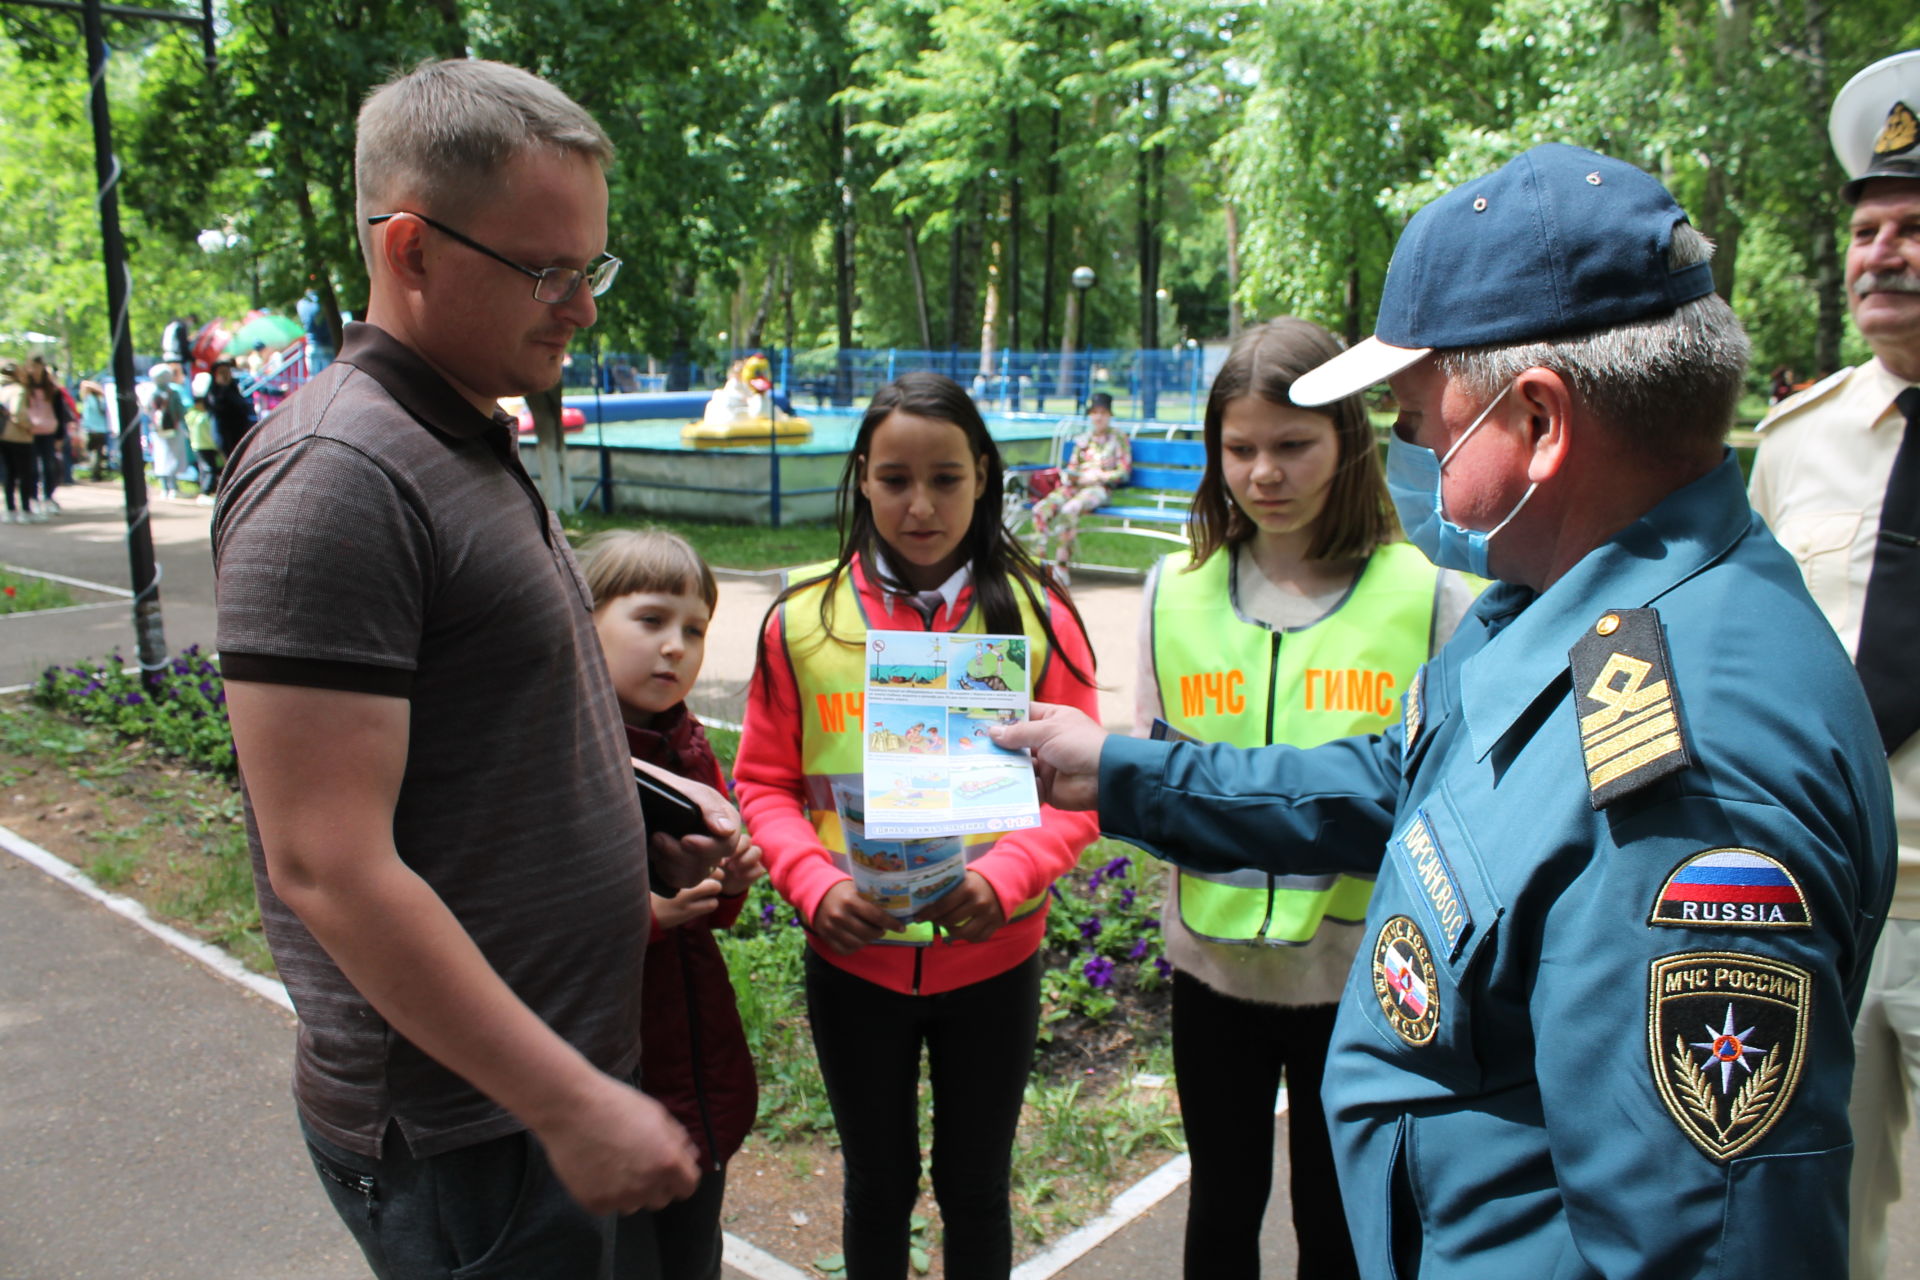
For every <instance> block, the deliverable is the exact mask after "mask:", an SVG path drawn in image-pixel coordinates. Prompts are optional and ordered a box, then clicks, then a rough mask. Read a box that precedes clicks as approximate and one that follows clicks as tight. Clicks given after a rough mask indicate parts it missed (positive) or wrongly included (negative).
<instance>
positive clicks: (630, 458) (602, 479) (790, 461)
mask: <svg viewBox="0 0 1920 1280" xmlns="http://www.w3.org/2000/svg"><path fill="white" fill-rule="evenodd" d="M592 403H593V398H592V397H590V396H584V397H580V398H579V399H578V400H576V399H575V398H574V397H572V396H569V397H567V405H568V407H570V408H571V407H576V406H577V407H579V408H581V409H582V410H583V411H586V412H587V416H588V422H587V425H586V427H585V428H583V429H582V430H579V431H575V432H572V433H571V434H569V435H568V436H567V475H568V478H569V479H570V480H571V481H572V483H573V497H574V501H575V502H576V503H579V504H586V505H593V506H599V507H601V508H602V509H603V510H619V511H638V512H643V513H646V514H650V515H658V516H692V517H698V518H702V519H709V520H714V519H717V520H731V521H735V522H738V523H741V524H779V523H782V522H785V521H798V520H828V519H831V518H832V517H833V498H834V492H835V489H836V487H837V486H838V485H839V483H840V472H841V469H842V468H843V467H844V466H845V464H846V457H847V450H848V449H849V448H851V447H852V445H853V438H854V436H855V435H856V434H857V433H858V431H859V427H860V415H861V412H862V410H860V409H857V408H821V409H804V410H802V411H801V413H800V416H801V417H804V418H805V419H807V421H809V422H811V423H812V424H813V435H812V436H811V437H810V438H808V439H807V440H806V441H804V442H801V443H784V444H781V445H779V446H778V447H777V448H776V447H774V446H771V445H768V444H766V443H764V442H763V443H758V444H748V445H738V446H727V447H724V448H716V447H714V446H712V445H707V446H704V447H696V446H694V445H690V444H685V443H682V442H681V439H680V428H681V427H683V426H685V425H686V420H685V419H684V418H672V419H653V420H627V421H615V420H613V418H612V415H611V413H609V415H608V420H607V421H605V422H595V421H593V419H594V417H596V416H598V415H597V414H596V413H595V412H594V411H593V410H592V409H590V408H589V406H591V405H592ZM986 420H987V430H988V432H989V433H990V434H991V435H992V436H993V438H994V440H995V441H996V442H997V443H998V444H999V445H1000V452H1001V455H1002V458H1003V459H1004V460H1005V461H1006V462H1007V463H1008V464H1013V463H1042V462H1045V461H1046V460H1047V457H1048V454H1049V453H1050V452H1051V450H1052V445H1053V438H1054V434H1055V432H1056V431H1057V430H1058V429H1059V427H1060V424H1061V422H1062V418H1061V417H1060V415H1058V414H1034V413H1027V414H1004V413H1003V414H988V415H986ZM520 446H521V448H520V452H521V457H522V458H523V459H524V460H525V461H526V464H527V468H528V470H530V471H532V472H533V474H534V475H536V476H537V475H539V473H540V466H539V457H538V454H537V451H536V450H535V449H534V447H533V438H532V436H531V435H523V436H521V438H520Z"/></svg>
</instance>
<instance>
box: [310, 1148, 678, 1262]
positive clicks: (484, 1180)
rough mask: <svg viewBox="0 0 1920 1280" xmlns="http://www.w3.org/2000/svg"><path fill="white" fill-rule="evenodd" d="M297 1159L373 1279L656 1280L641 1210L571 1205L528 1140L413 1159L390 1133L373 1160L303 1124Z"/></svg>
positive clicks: (543, 1156)
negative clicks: (308, 1164)
mask: <svg viewBox="0 0 1920 1280" xmlns="http://www.w3.org/2000/svg"><path fill="white" fill-rule="evenodd" d="M300 1128H301V1131H302V1132H303V1133H304V1134H305V1135H306V1139H307V1154H308V1155H309V1156H311V1157H312V1159H313V1167H314V1169H315V1171H316V1172H318V1173H319V1175H320V1183H321V1185H322V1186H324V1187H325V1188H326V1190H327V1195H328V1196H329V1197H330V1198H331V1199H332V1201H333V1207H334V1209H335V1211H336V1212H338V1213H339V1215H340V1218H341V1220H342V1221H344V1222H345V1223H346V1224H347V1228H348V1230H350V1231H352V1232H353V1238H354V1240H355V1241H356V1242H357V1243H358V1244H359V1246H360V1251H361V1252H362V1253H364V1254H365V1255H366V1256H367V1265H368V1266H369V1267H371V1268H372V1269H373V1274H374V1275H375V1276H376V1277H377V1278H378V1280H428V1278H431V1280H507V1278H508V1277H512V1278H513V1280H521V1278H522V1277H528V1276H554V1277H566V1280H616V1278H618V1280H628V1278H631V1280H656V1277H657V1276H658V1275H659V1273H658V1272H656V1271H654V1270H653V1269H652V1268H651V1267H650V1266H649V1265H647V1264H646V1262H645V1259H646V1258H647V1257H648V1255H649V1253H650V1250H648V1249H646V1248H643V1243H644V1241H643V1239H642V1237H643V1234H644V1224H641V1223H639V1222H638V1221H637V1220H638V1219H640V1218H643V1217H644V1216H645V1215H644V1214H630V1215H628V1216H626V1217H620V1218H616V1217H613V1216H611V1215H607V1216H598V1217H596V1216H595V1215H593V1214H590V1213H588V1212H587V1211H586V1210H585V1209H583V1208H581V1207H580V1205H579V1202H578V1201H576V1200H574V1198H573V1197H572V1196H570V1195H568V1194H567V1191H566V1188H565V1187H562V1186H561V1185H560V1181H559V1179H558V1178H556V1177H555V1176H554V1174H553V1169H552V1167H551V1166H550V1165H548V1163H547V1156H546V1152H545V1151H544V1150H542V1149H541V1146H540V1144H539V1143H538V1142H536V1141H535V1140H534V1138H533V1136H532V1135H531V1134H527V1133H513V1134H508V1135H507V1136H506V1137H504V1138H495V1139H493V1140H492V1141H491V1142H482V1143H478V1144H476V1145H474V1146H471V1147H462V1148H460V1149H459V1150H457V1151H448V1152H445V1153H444V1154H441V1155H437V1156H428V1157H426V1158H425V1159H415V1158H414V1156H413V1153H412V1152H410V1151H409V1150H408V1149H407V1143H406V1140H405V1139H404V1138H402V1137H401V1136H400V1131H399V1129H398V1128H389V1129H388V1130H387V1137H386V1141H385V1142H384V1143H383V1144H382V1152H383V1154H382V1155H381V1156H380V1158H379V1159H377V1160H376V1159H373V1158H372V1157H370V1156H362V1155H356V1154H354V1153H353V1152H350V1151H343V1150H342V1149H340V1148H339V1147H337V1146H335V1145H333V1144H332V1143H330V1142H328V1141H327V1140H326V1139H324V1138H322V1137H320V1136H319V1135H318V1134H316V1133H314V1132H313V1130H312V1129H310V1128H309V1127H308V1126H307V1124H306V1122H305V1121H302V1122H301V1125H300Z"/></svg>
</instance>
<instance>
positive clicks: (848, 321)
mask: <svg viewBox="0 0 1920 1280" xmlns="http://www.w3.org/2000/svg"><path fill="white" fill-rule="evenodd" d="M846 115H847V113H846V108H845V107H842V108H841V109H840V110H839V111H836V112H834V115H833V134H834V156H835V157H836V159H837V160H838V162H839V175H838V182H837V185H838V186H839V189H840V207H839V208H838V209H837V210H835V214H834V224H833V276H834V320H835V323H836V326H837V327H836V334H835V336H836V337H837V338H838V340H839V351H838V353H837V355H836V356H835V359H834V380H833V402H834V403H835V404H841V405H844V404H852V403H853V364H852V358H853V235H854V222H853V185H852V182H851V180H850V175H849V174H848V172H847V171H848V169H849V168H850V167H851V161H852V158H853V152H852V149H851V148H850V147H849V146H848V145H847V119H846Z"/></svg>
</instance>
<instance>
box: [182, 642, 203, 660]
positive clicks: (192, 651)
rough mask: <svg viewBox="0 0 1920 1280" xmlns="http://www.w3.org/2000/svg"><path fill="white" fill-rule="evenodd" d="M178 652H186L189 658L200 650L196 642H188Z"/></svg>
mask: <svg viewBox="0 0 1920 1280" xmlns="http://www.w3.org/2000/svg"><path fill="white" fill-rule="evenodd" d="M180 652H182V653H184V654H186V655H187V656H188V657H189V658H191V657H192V656H193V655H194V654H196V653H198V652H200V646H199V645H197V644H190V645H188V646H187V647H186V648H184V649H182V650H181V651H180Z"/></svg>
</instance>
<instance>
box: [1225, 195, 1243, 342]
mask: <svg viewBox="0 0 1920 1280" xmlns="http://www.w3.org/2000/svg"><path fill="white" fill-rule="evenodd" d="M1224 207H1225V208H1226V211H1227V340H1228V341H1232V340H1233V339H1235V338H1238V337H1239V336H1240V330H1241V327H1242V326H1243V325H1244V324H1245V323H1246V322H1245V321H1244V320H1242V319H1241V318H1240V214H1239V212H1238V211H1237V210H1236V209H1235V208H1234V207H1233V202H1232V201H1231V200H1229V201H1226V202H1225V206H1224Z"/></svg>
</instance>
